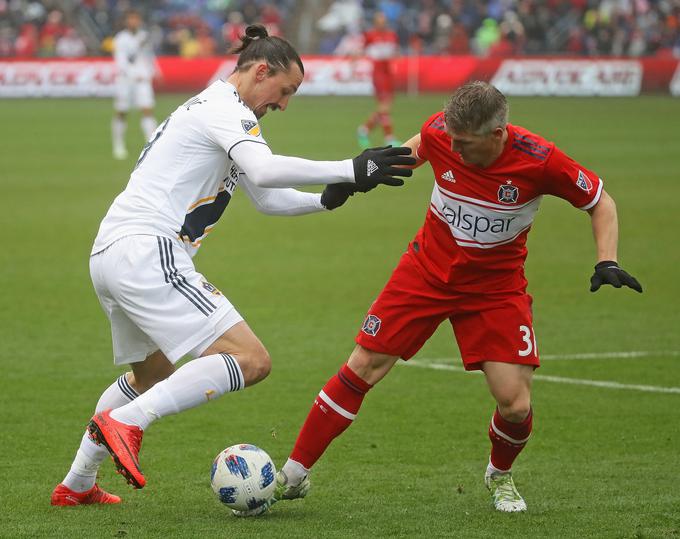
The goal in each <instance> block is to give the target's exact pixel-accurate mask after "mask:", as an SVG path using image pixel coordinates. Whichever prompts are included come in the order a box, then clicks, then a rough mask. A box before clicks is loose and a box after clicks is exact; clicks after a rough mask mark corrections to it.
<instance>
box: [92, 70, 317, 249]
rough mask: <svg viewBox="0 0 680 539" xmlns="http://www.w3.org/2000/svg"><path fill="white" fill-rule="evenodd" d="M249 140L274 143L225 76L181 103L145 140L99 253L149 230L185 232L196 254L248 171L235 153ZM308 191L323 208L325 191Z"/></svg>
mask: <svg viewBox="0 0 680 539" xmlns="http://www.w3.org/2000/svg"><path fill="white" fill-rule="evenodd" d="M243 141H252V142H256V143H259V144H262V145H265V146H266V144H267V143H266V142H265V140H264V139H263V138H262V134H261V133H260V126H259V124H258V122H257V119H256V118H255V115H254V114H253V112H252V111H251V110H250V109H249V108H248V107H247V106H246V105H245V104H244V103H243V102H242V101H241V98H240V96H239V94H238V92H237V91H236V88H234V86H233V85H231V84H229V83H227V82H225V81H223V80H218V81H216V82H214V83H213V84H211V85H210V86H208V87H207V88H206V89H205V90H203V91H202V92H201V93H200V94H198V95H197V96H195V97H193V98H191V99H189V100H188V101H187V102H186V103H184V104H183V105H181V106H180V107H178V108H177V110H175V111H174V112H173V113H172V114H171V115H170V116H169V117H168V118H167V119H166V120H165V121H164V122H163V123H161V124H160V125H159V126H158V128H157V129H156V131H155V133H154V134H153V136H152V137H151V139H150V140H149V142H148V143H147V144H146V145H145V146H144V149H143V150H142V153H141V155H140V156H139V160H138V161H137V165H136V166H135V169H134V171H133V172H132V175H131V176H130V181H129V183H128V185H127V187H126V189H125V191H123V192H122V193H121V194H120V195H118V197H116V199H115V200H114V202H113V204H112V205H111V207H110V208H109V211H108V213H107V214H106V217H104V220H103V221H102V223H101V225H100V227H99V233H98V234H97V237H96V239H95V242H94V246H93V248H92V254H95V253H98V252H100V251H102V250H104V249H105V248H106V247H108V246H109V245H111V244H112V243H113V242H114V241H116V240H118V239H120V238H122V237H124V236H130V235H135V234H150V235H155V236H164V237H168V238H173V239H178V238H179V239H181V240H182V241H183V242H184V245H185V247H186V248H187V250H188V252H189V254H191V255H192V256H193V254H195V252H196V250H197V249H198V247H199V246H200V244H201V240H202V239H203V238H204V237H205V236H206V235H207V234H208V233H209V232H210V230H211V229H212V228H213V227H214V226H215V224H216V223H217V221H218V219H219V218H220V216H221V215H222V213H223V212H224V210H225V209H226V207H227V205H228V204H229V201H230V200H231V197H232V194H233V193H234V190H235V189H236V185H237V183H238V181H239V178H240V177H243V172H242V171H241V170H240V169H239V168H238V166H237V165H236V164H235V163H234V162H233V161H232V159H231V156H230V153H229V152H230V151H231V150H232V148H234V146H236V145H238V144H239V143H240V142H243ZM267 150H268V148H267ZM246 181H247V180H246ZM301 195H306V196H307V195H308V196H309V197H314V201H315V203H316V206H317V208H315V211H318V208H319V207H320V206H319V204H318V202H316V201H317V200H318V195H311V194H307V193H301Z"/></svg>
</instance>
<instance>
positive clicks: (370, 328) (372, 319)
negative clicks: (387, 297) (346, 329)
mask: <svg viewBox="0 0 680 539" xmlns="http://www.w3.org/2000/svg"><path fill="white" fill-rule="evenodd" d="M381 323H382V322H381V321H380V318H378V317H377V316H376V315H374V314H369V315H368V316H367V317H366V320H364V325H363V326H362V327H361V331H363V332H364V333H365V334H366V335H370V336H371V337H375V336H376V335H377V334H378V331H380V324H381Z"/></svg>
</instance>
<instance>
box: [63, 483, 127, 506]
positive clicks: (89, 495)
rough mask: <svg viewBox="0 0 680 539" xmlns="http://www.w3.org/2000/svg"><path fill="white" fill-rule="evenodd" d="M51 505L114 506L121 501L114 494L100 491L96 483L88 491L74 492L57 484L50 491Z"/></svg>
mask: <svg viewBox="0 0 680 539" xmlns="http://www.w3.org/2000/svg"><path fill="white" fill-rule="evenodd" d="M50 502H51V504H52V505H90V504H95V503H103V504H114V503H120V502H121V499H120V497H119V496H116V495H115V494H109V493H108V492H106V491H105V490H102V489H101V488H100V487H99V485H98V484H97V483H95V484H94V486H93V487H92V488H91V489H90V490H86V491H85V492H76V491H75V490H71V489H70V488H68V487H67V486H66V485H64V484H63V483H59V484H58V485H57V486H56V487H54V490H53V491H52V498H51V500H50Z"/></svg>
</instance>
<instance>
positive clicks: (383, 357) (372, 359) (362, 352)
mask: <svg viewBox="0 0 680 539" xmlns="http://www.w3.org/2000/svg"><path fill="white" fill-rule="evenodd" d="M397 359H398V358H397V357H396V356H389V355H387V354H378V353H376V352H372V351H370V350H368V349H366V348H364V347H362V346H360V345H357V347H356V348H355V349H354V351H353V352H352V355H350V357H349V360H348V361H347V365H349V368H350V369H352V371H353V372H354V373H355V374H356V375H357V376H358V377H359V378H361V379H362V380H363V381H364V382H367V383H369V384H371V385H375V384H377V383H378V382H379V381H380V380H382V379H383V378H384V377H385V375H386V374H387V373H388V372H389V371H390V369H391V368H392V366H393V365H394V363H395V362H396V361H397Z"/></svg>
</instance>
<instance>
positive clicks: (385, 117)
mask: <svg viewBox="0 0 680 539" xmlns="http://www.w3.org/2000/svg"><path fill="white" fill-rule="evenodd" d="M380 125H381V126H382V128H383V133H385V138H392V117H391V116H390V114H389V112H383V113H381V114H380Z"/></svg>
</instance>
